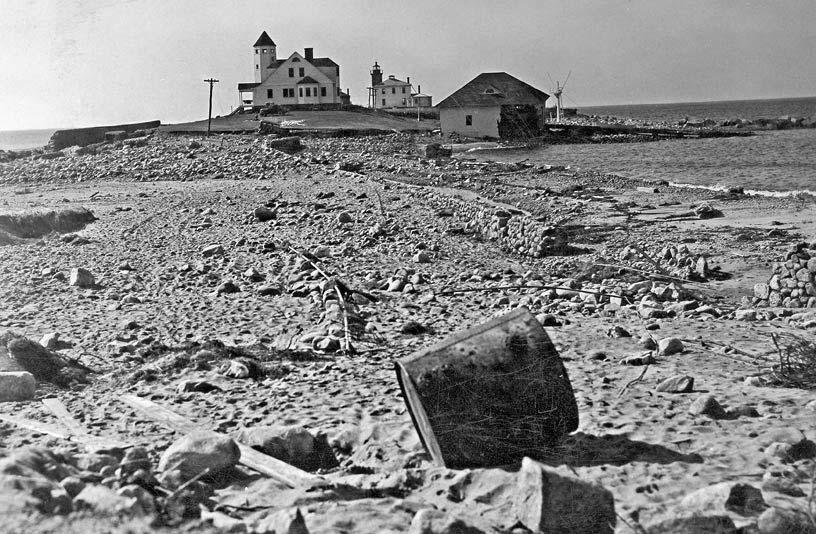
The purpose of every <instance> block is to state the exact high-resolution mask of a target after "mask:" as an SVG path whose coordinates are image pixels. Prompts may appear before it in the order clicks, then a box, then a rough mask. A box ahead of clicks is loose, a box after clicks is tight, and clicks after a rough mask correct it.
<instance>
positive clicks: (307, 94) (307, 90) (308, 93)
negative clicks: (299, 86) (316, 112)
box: [306, 87, 317, 96]
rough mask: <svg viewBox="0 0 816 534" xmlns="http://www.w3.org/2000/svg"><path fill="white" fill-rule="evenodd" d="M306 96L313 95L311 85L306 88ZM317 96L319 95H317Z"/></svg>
mask: <svg viewBox="0 0 816 534" xmlns="http://www.w3.org/2000/svg"><path fill="white" fill-rule="evenodd" d="M306 96H312V88H311V87H307V88H306ZM315 96H317V95H315Z"/></svg>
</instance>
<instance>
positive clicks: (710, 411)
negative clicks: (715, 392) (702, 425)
mask: <svg viewBox="0 0 816 534" xmlns="http://www.w3.org/2000/svg"><path fill="white" fill-rule="evenodd" d="M688 411H689V413H690V414H692V415H707V416H709V417H711V418H712V419H726V418H727V414H726V413H725V409H724V408H723V407H722V406H721V405H720V403H719V402H717V399H715V398H714V397H713V396H711V395H703V396H702V397H698V398H697V399H696V400H695V401H694V402H692V403H691V406H689V410H688Z"/></svg>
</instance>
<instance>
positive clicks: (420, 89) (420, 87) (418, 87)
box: [417, 85, 422, 93]
mask: <svg viewBox="0 0 816 534" xmlns="http://www.w3.org/2000/svg"><path fill="white" fill-rule="evenodd" d="M421 92H422V86H421V85H417V93H421Z"/></svg>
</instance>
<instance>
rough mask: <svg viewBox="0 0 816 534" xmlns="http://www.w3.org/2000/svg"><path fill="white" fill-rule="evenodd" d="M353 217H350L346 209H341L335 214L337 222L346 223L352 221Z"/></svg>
mask: <svg viewBox="0 0 816 534" xmlns="http://www.w3.org/2000/svg"><path fill="white" fill-rule="evenodd" d="M353 221H354V219H353V218H352V216H351V214H350V213H349V212H347V211H341V212H340V213H338V214H337V222H338V223H340V224H348V223H350V222H353Z"/></svg>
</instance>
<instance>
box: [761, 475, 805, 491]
mask: <svg viewBox="0 0 816 534" xmlns="http://www.w3.org/2000/svg"><path fill="white" fill-rule="evenodd" d="M762 491H766V492H775V493H781V494H783V495H788V496H790V497H804V496H805V495H806V494H805V492H804V491H802V488H800V487H799V486H798V485H797V484H796V483H794V482H793V481H791V480H788V479H787V478H785V477H781V476H771V477H768V473H765V477H764V478H763V480H762Z"/></svg>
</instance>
